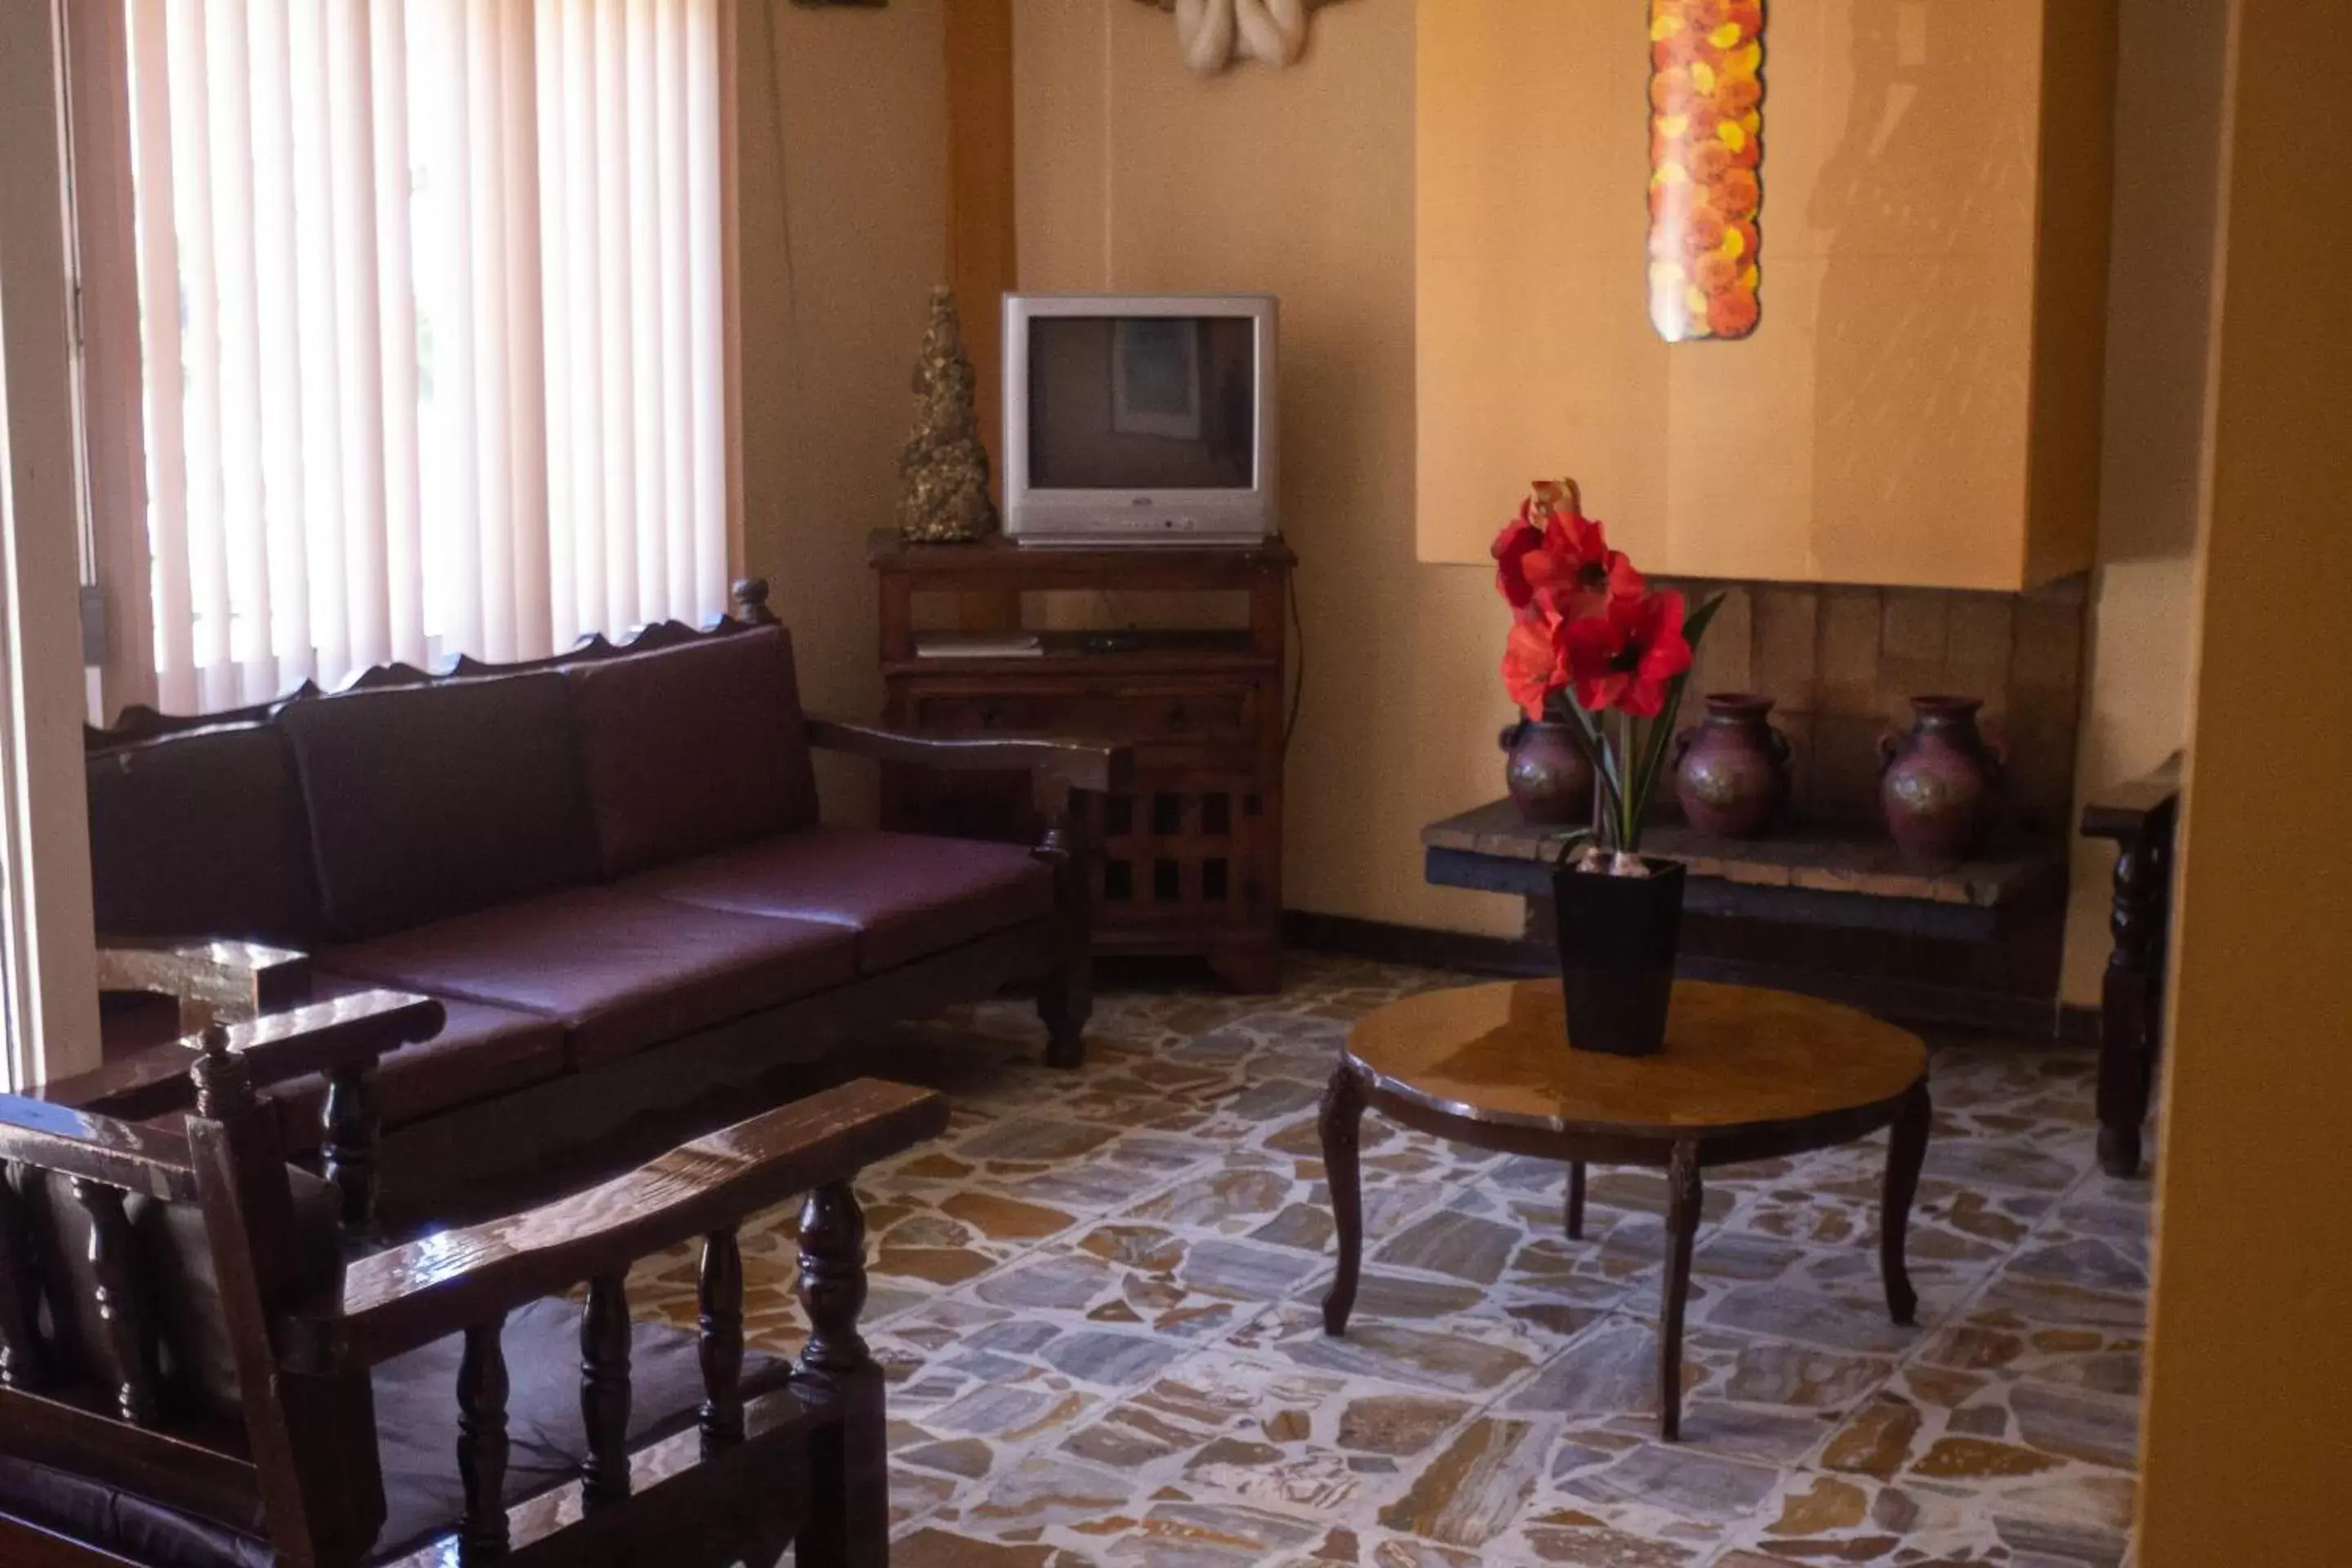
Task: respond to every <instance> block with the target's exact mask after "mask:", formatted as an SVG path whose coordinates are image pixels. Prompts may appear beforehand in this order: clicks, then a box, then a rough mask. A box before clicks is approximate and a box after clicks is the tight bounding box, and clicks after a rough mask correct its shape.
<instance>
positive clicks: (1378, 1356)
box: [632, 958, 2147, 1568]
mask: <svg viewBox="0 0 2352 1568" xmlns="http://www.w3.org/2000/svg"><path fill="white" fill-rule="evenodd" d="M1462 983H1463V981H1462V979H1461V977H1458V976H1449V975H1445V974H1441V973H1432V972H1427V971H1416V970H1406V969H1399V968H1394V967H1386V966H1379V965H1373V964H1369V963H1354V962H1348V961H1339V960H1330V959H1314V958H1301V959H1297V960H1295V961H1294V963H1293V964H1292V980H1291V983H1290V984H1289V986H1288V987H1287V989H1286V990H1285V991H1284V992H1283V993H1282V994H1281V995H1279V996H1276V997H1271V998H1265V997H1261V998H1229V997H1220V996H1200V995H1191V994H1184V995H1160V994H1138V995H1113V996H1108V997H1105V998H1104V999H1103V1000H1102V1002H1101V1004H1100V1005H1099V1007H1098V1009H1097V1015H1096V1022H1095V1027H1094V1030H1093V1032H1092V1037H1091V1039H1092V1051H1091V1055H1090V1058H1089V1060H1088V1063H1087V1067H1086V1068H1084V1069H1083V1070H1082V1071H1079V1072H1076V1073H1057V1072H1053V1071H1049V1070H1047V1069H1045V1068H1043V1067H1042V1066H1040V1065H1038V1063H1037V1057H1038V1050H1039V1046H1040V1032H1039V1030H1038V1029H1037V1027H1036V1026H1035V1024H1034V1020H1033V1019H1032V1018H1031V1016H1029V1014H1028V1011H1027V1009H1026V1008H1025V1007H1023V1006H1020V1005H1013V1004H1001V1005H989V1006H985V1007H981V1008H977V1009H971V1010H966V1011H963V1012H960V1013H958V1014H957V1015H955V1016H952V1017H950V1018H948V1019H944V1020H942V1021H940V1023H938V1024H936V1025H931V1026H923V1027H920V1028H915V1029H908V1030H904V1031H901V1032H899V1033H898V1034H897V1035H895V1036H894V1037H891V1038H890V1039H889V1040H888V1041H887V1042H884V1043H877V1046H876V1047H874V1048H873V1049H872V1050H870V1051H868V1052H866V1053H865V1054H864V1055H863V1057H862V1058H861V1059H860V1061H859V1063H858V1067H859V1070H861V1071H865V1072H870V1073H873V1074H876V1075H877V1076H886V1077H896V1078H899V1079H906V1080H908V1081H922V1082H928V1083H932V1084H935V1085H937V1086H939V1087H940V1088H941V1089H946V1090H948V1091H949V1092H950V1095H951V1096H952V1097H953V1099H954V1102H955V1116H954V1121H953V1124H952V1126H951V1128H950V1131H949V1133H948V1134H947V1136H946V1137H944V1138H943V1139H941V1140H940V1142H937V1143H935V1144H932V1145H930V1146H929V1147H926V1148H924V1149H921V1150H919V1151H916V1152H911V1153H909V1154H908V1155H906V1156H902V1157H901V1158H899V1159H897V1160H895V1161H892V1162H890V1163H887V1164H884V1165H881V1166H877V1167H875V1168H874V1169H872V1170H869V1171H868V1172H867V1173H866V1176H865V1178H864V1180H863V1181H862V1182H861V1183H860V1192H861V1194H862V1197H863V1200H864V1203H865V1205H866V1216H867V1221H868V1226H869V1230H870V1233H871V1238H872V1239H871V1243H870V1248H871V1257H872V1265H873V1294H872V1298H871V1301H870V1303H869V1306H868V1309H867V1312H866V1325H867V1329H868V1337H869V1338H870V1339H871V1340H872V1342H873V1343H874V1346H875V1349H876V1352H877V1354H878V1355H879V1356H881V1357H882V1358H883V1359H884V1360H885V1362H886V1363H887V1365H888V1367H889V1369H890V1372H891V1376H892V1386H891V1391H890V1410H891V1416H892V1428H891V1443H892V1450H893V1455H894V1500H895V1504H896V1512H897V1519H898V1546H897V1548H896V1552H895V1558H894V1560H895V1561H896V1562H897V1563H899V1564H900V1565H901V1568H939V1565H961V1564H972V1565H975V1568H992V1565H997V1564H1003V1565H1006V1568H1081V1565H1093V1564H1099V1565H1102V1568H1110V1565H1114V1564H1144V1565H1151V1568H1162V1565H1164V1568H1225V1565H1227V1564H1233V1565H1237V1568H1238V1565H1244V1564H1259V1563H1269V1564H1285V1565H1297V1568H1310V1565H1323V1564H1360V1565H1365V1568H1456V1565H1467V1564H1495V1565H1504V1564H1514V1565H1516V1564H1538V1563H1541V1564H1552V1563H1570V1564H1582V1565H1586V1568H1773V1565H1775V1564H1784V1563H1788V1562H1790V1561H1798V1562H1835V1563H1898V1564H1917V1565H1921V1568H1932V1565H1935V1564H1956V1563H2003V1564H2008V1565H2010V1568H2083V1565H2098V1568H2116V1565H2118V1564H2123V1563H2126V1562H2127V1560H2128V1557H2129V1552H2130V1548H2129V1542H2128V1532H2129V1527H2130V1520H2131V1514H2132V1501H2133V1491H2134V1486H2135V1475H2134V1468H2135V1453H2134V1447H2135V1439H2136V1432H2137V1390H2138V1386H2139V1378H2140V1350H2141V1335H2142V1327H2141V1324H2142V1317H2143V1308H2144V1297H2145V1293H2146V1289H2147V1189H2146V1187H2145V1186H2144V1185H2142V1184H2134V1183H2122V1182H2115V1181H2111V1180H2110V1179H2108V1178H2107V1177H2105V1176H2104V1175H2103V1174H2101V1173H2098V1172H2097V1170H2096V1168H2095V1164H2094V1163H2093V1159H2092V1146H2093V1131H2092V1079H2091V1068H2092V1062H2091V1058H2090V1057H2089V1056H2088V1054H2087V1053H2082V1052H2074V1051H2058V1050H2053V1049H2049V1048H2035V1047H2022V1046H2018V1045H2002V1044H1998V1043H1987V1042H1938V1045H1937V1050H1936V1053H1935V1058H1934V1068H1933V1072H1934V1089H1935V1094H1936V1100H1937V1117H1936V1130H1935V1138H1934V1141H1933V1142H1932V1143H1931V1144H1930V1148H1929V1153H1928V1162H1927V1179H1926V1181H1925V1183H1924V1184H1923V1186H1922V1190H1921V1194H1920V1203H1919V1205H1918V1209H1917V1211H1916V1214H1915V1216H1914V1220H1913V1226H1912V1237H1911V1256H1912V1258H1913V1273H1914V1276H1915V1279H1916V1284H1917V1285H1918V1287H1919V1291H1920V1295H1921V1310H1920V1321H1921V1327H1920V1328H1918V1329H1917V1330H1908V1329H1899V1328H1895V1327H1894V1326H1892V1325H1891V1324H1890V1323H1889V1322H1888V1321H1887V1319H1886V1317H1885V1309H1884V1306H1883V1302H1882V1298H1881V1295H1880V1288H1879V1280H1878V1274H1877V1265H1876V1249H1875V1247H1874V1244H1873V1238H1874V1236H1875V1234H1876V1232H1875V1214H1876V1200H1877V1191H1878V1181H1879V1174H1880V1169H1881V1165H1882V1163H1883V1160H1884V1157H1885V1156H1884V1150H1885V1139H1884V1135H1883V1134H1882V1135H1881V1136H1880V1137H1878V1138H1875V1139H1873V1140H1871V1141H1869V1142H1866V1143H1863V1144H1857V1145H1854V1146H1853V1147H1850V1148H1845V1149H1840V1150H1832V1151H1829V1152H1823V1153H1820V1154H1816V1155H1811V1156H1807V1157H1804V1158H1801V1159H1796V1160H1782V1161H1772V1162H1768V1163H1758V1164H1754V1165H1749V1166H1742V1167H1738V1168H1735V1169H1730V1170H1726V1171H1724V1172H1721V1173H1710V1175H1709V1180H1708V1189H1707V1199H1706V1217H1707V1224H1706V1228H1705V1229H1704V1230H1702V1232H1701V1234H1700V1246H1699V1251H1698V1254H1697V1263H1696V1271H1697V1277H1696V1279H1695V1280H1694V1283H1693V1300H1692V1304H1691V1310H1690V1320H1689V1321H1690V1332H1689V1335H1688V1343H1687V1351H1686V1354H1687V1357H1688V1361H1687V1366H1686V1370H1685V1388H1686V1390H1687V1391H1688V1392H1687V1395H1686V1397H1687V1405H1686V1415H1685V1422H1684V1430H1685V1442H1684V1443H1682V1444H1681V1445H1679V1446H1676V1447H1666V1446H1662V1445H1661V1444H1659V1443H1657V1442H1656V1441H1654V1432H1655V1426H1654V1422H1655V1401H1654V1393H1653V1390H1652V1387H1651V1383H1652V1362H1653V1358H1654V1349H1653V1346H1654V1339H1653V1322H1654V1313H1655V1311H1656V1306H1657V1301H1656V1298H1657V1292H1658V1273H1659V1268H1658V1259H1659V1256H1660V1241H1661V1222H1660V1217H1659V1216H1660V1215H1661V1212H1662V1210H1663V1199H1664V1184H1663V1182H1662V1180H1661V1179H1660V1177H1659V1176H1658V1175H1657V1174H1655V1173H1648V1172H1641V1171H1633V1170H1622V1171H1619V1170H1596V1171H1595V1172H1594V1173H1593V1177H1592V1182H1591V1208H1590V1211H1589V1213H1588V1215H1587V1239H1586V1240H1584V1241H1581V1242H1570V1241H1569V1240H1567V1239H1566V1238H1565V1237H1564V1235H1563V1234H1562V1230H1561V1197H1562V1193H1563V1188H1564V1181H1565V1169H1564V1167H1561V1166H1558V1165H1552V1164H1548V1163H1540V1162H1536V1161H1529V1160H1522V1159H1517V1158H1510V1157H1504V1156H1497V1155H1487V1154H1481V1153H1478V1152H1475V1151H1468V1150H1455V1149H1453V1148H1451V1147H1449V1146H1447V1145H1444V1144H1442V1143H1439V1142H1435V1141H1433V1140H1432V1139H1429V1138H1426V1137H1423V1136H1421V1135H1419V1134H1417V1133H1411V1132H1407V1131H1402V1130H1401V1129H1398V1128H1395V1127H1393V1126H1391V1125H1390V1124H1388V1123H1386V1122H1384V1121H1381V1118H1380V1117H1379V1115H1378V1113H1377V1112H1375V1113H1372V1114H1371V1115H1370V1116H1368V1117H1367V1118H1366V1121H1365V1127H1364V1142H1365V1153H1364V1176H1365V1186H1366V1191H1365V1205H1366V1222H1365V1223H1366V1247H1367V1268H1366V1275H1365V1280H1364V1290H1363V1294H1362V1296H1361V1298H1360V1304H1359V1305H1358V1307H1357V1310H1356V1316H1355V1320H1354V1322H1353V1324H1352V1325H1351V1326H1350V1329H1349V1335H1348V1337H1347V1338H1346V1339H1345V1340H1336V1341H1335V1340H1330V1339H1327V1338H1325V1337H1324V1335H1323V1333H1322V1331H1321V1328H1320V1322H1319V1319H1318V1314H1317V1311H1316V1302H1317V1301H1318V1300H1319V1297H1320V1295H1321V1292H1322V1289H1323V1288H1324V1285H1325V1283H1326V1282H1327V1281H1328V1278H1329V1270H1330V1258H1329V1244H1330V1240H1331V1225H1330V1221H1329V1219H1328V1213H1327V1209H1326V1205H1325V1195H1326V1194H1325V1189H1324V1186H1323V1181H1322V1176H1323V1172H1322V1164H1321V1161H1320V1159H1319V1157H1318V1143H1317V1139H1316V1132H1315V1102H1316V1099H1317V1095H1318V1090H1319V1089H1320V1086H1321V1084H1322V1081H1323V1079H1325V1077H1326V1076H1327V1075H1328V1071H1329V1068H1330V1064H1331V1058H1332V1053H1333V1051H1334V1049H1335V1047H1337V1045H1338V1043H1339V1040H1340V1039H1341V1038H1342V1037H1343V1036H1344V1033H1345V1031H1346V1028H1347V1026H1348V1024H1349V1021H1350V1020H1351V1019H1353V1018H1356V1017H1358V1016H1360V1015H1361V1014H1363V1013H1364V1012H1366V1011H1367V1010H1369V1009H1370V1008H1371V1007H1373V1006H1376V1005H1379V1004H1381V1003H1382V1002H1384V1001H1387V1000H1390V999H1391V998H1393V997H1395V996H1398V995H1401V994H1405V993H1407V992H1410V991H1413V990H1417V989H1423V988H1426V987H1430V986H1436V985H1444V984H1462ZM791 1232H792V1220H791V1217H790V1216H789V1215H783V1214H778V1215H772V1216H768V1217H767V1218H765V1219H763V1220H762V1222H761V1223H760V1224H758V1225H755V1226H751V1227H750V1228H748V1229H747V1230H746V1232H745V1234H744V1253H745V1263H746V1268H747V1271H748V1274H749V1280H750V1288H751V1300H750V1302H749V1304H748V1305H749V1312H748V1320H749V1328H750V1331H751V1337H752V1339H753V1341H754V1342H755V1343H758V1344H760V1345H762V1346H764V1347H767V1348H772V1349H776V1350H792V1349H794V1348H796V1347H797V1345H798V1343H799V1341H800V1338H801V1332H802V1331H801V1327H800V1324H799V1322H798V1320H797V1316H796V1312H795V1309H794V1307H793V1302H792V1287H793V1262H792V1256H793V1238H792V1234H791ZM632 1297H633V1300H634V1301H635V1304H636V1307H637V1310H639V1311H641V1312H645V1313H647V1314H650V1315H662V1316H667V1317H669V1318H671V1319H673V1320H675V1321H679V1322H680V1323H682V1324H684V1325H686V1326H689V1327H690V1326H691V1325H692V1322H693V1317H694V1272H693V1263H692V1260H691V1258H688V1257H687V1256H686V1255H685V1254H683V1253H680V1254H677V1255H674V1256H670V1257H666V1258H661V1259H656V1260H654V1261H653V1262H651V1263H649V1264H648V1265H647V1266H646V1268H644V1269H642V1270H640V1275H639V1279H637V1281H636V1286H635V1289H634V1290H633V1292H632Z"/></svg>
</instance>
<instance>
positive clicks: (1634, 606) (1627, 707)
mask: <svg viewBox="0 0 2352 1568" xmlns="http://www.w3.org/2000/svg"><path fill="white" fill-rule="evenodd" d="M1516 636H1517V634H1516V633H1514V637H1516ZM1561 636H1562V637H1563V638H1564V639H1565V641H1566V643H1567V645H1568V650H1567V651H1568V673H1569V679H1570V682H1571V683H1572V684H1573V685H1574V687H1575V688H1576V704H1577V706H1578V707H1580V708H1581V709H1583V710H1585V711H1586V712H1588V713H1599V712H1601V711H1603V710H1608V709H1612V708H1613V709H1617V710H1621V711H1622V712H1626V713H1630V714H1632V715H1633V717H1635V718H1637V719H1654V718H1656V717H1657V716H1658V714H1659V713H1660V712H1662V711H1663V710H1664V708H1665V705H1666V689H1667V688H1668V687H1669V686H1671V685H1672V684H1673V683H1674V679H1675V677H1676V676H1678V675H1680V674H1682V673H1683V672H1684V671H1685V670H1687V669H1688V668H1690V666H1691V649H1690V644H1689V643H1688V642H1687V641H1685V639H1684V637H1683V596H1682V595H1680V594H1677V593H1675V591H1674V590H1672V589H1667V590H1664V592H1661V593H1655V594H1643V595H1640V596H1638V597H1632V598H1612V599H1611V600H1609V601H1608V605H1607V607H1606V610H1605V612H1604V613H1603V614H1601V615H1597V616H1586V617H1585V618H1583V619H1581V620H1576V621H1570V622H1569V623H1568V624H1567V626H1566V628H1565V630H1564V631H1563V632H1562V634H1561Z"/></svg>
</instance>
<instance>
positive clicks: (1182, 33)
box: [1143, 0, 1331, 76]
mask: <svg viewBox="0 0 2352 1568" xmlns="http://www.w3.org/2000/svg"><path fill="white" fill-rule="evenodd" d="M1143 3H1144V4H1145V5H1157V6H1159V7H1160V9H1161V10H1162V11H1168V12H1171V13H1173V14H1174V16H1175V18H1176V50H1177V53H1178V54H1180V55H1181V56H1182V57H1183V60H1184V67H1185V68H1186V69H1187V70H1190V71H1191V72H1192V74H1193V75H1194V76H1215V75H1216V74H1217V73H1218V72H1219V71H1222V70H1223V69H1224V68H1226V67H1227V66H1229V65H1231V64H1232V63H1233V62H1234V58H1235V57H1239V58H1242V59H1245V60H1260V61H1263V62H1264V63H1265V64H1266V65H1270V66H1286V65H1288V64H1290V63H1291V62H1292V61H1293V60H1296V59H1297V58H1298V57H1299V56H1300V55H1301V54H1302V53H1304V52H1305V50H1306V48H1307V17H1308V16H1310V15H1311V14H1312V13H1313V12H1314V11H1315V9H1316V8H1317V7H1318V6H1321V5H1329V4H1331V0H1143Z"/></svg>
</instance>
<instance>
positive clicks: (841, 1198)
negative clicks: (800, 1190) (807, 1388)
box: [800, 1182, 874, 1378]
mask: <svg viewBox="0 0 2352 1568" xmlns="http://www.w3.org/2000/svg"><path fill="white" fill-rule="evenodd" d="M800 1294H801V1310H803V1312H805V1313H807V1314H808V1321H809V1337H808V1343H807V1344H806V1345H805V1346H803V1348H802V1350H801V1362H800V1364H801V1370H802V1372H803V1373H807V1374H809V1375H810V1376H813V1377H817V1378H824V1377H827V1376H832V1375H837V1374H841V1373H856V1372H863V1371H864V1370H866V1368H867V1367H869V1366H871V1365H873V1364H874V1357H873V1355H872V1353H871V1352H868V1351H867V1350H866V1341H865V1339H864V1338H863V1336H861V1335H860V1334H859V1333H858V1331H857V1315H858V1313H860V1312H862V1311H864V1310H866V1216H865V1215H864V1214H862V1213H861V1212H859V1210H858V1207H857V1195H856V1194H855V1193H853V1192H851V1191H850V1189H849V1184H848V1183H846V1182H834V1183H830V1184H827V1185H824V1186H822V1187H819V1188H817V1189H816V1190H814V1192H812V1193H810V1194H809V1195H808V1198H807V1200H806V1201H805V1202H804V1203H803V1204H802V1205H801V1285H800Z"/></svg>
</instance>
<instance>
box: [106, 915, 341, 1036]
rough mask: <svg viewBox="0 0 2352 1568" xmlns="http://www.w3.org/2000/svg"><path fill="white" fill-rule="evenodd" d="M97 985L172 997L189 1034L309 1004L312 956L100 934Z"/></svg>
mask: <svg viewBox="0 0 2352 1568" xmlns="http://www.w3.org/2000/svg"><path fill="white" fill-rule="evenodd" d="M98 988H99V989H100V991H150V992H154V993H156V994H161V995H164V996H175V997H177V998H179V1002H180V1024H181V1027H182V1028H184V1029H185V1030H186V1031H187V1032H189V1033H190V1034H194V1032H195V1031H196V1030H198V1029H200V1028H202V1027H204V1026H205V1024H207V1023H209V1022H211V1021H212V1020H213V1019H215V1018H218V1019H220V1020H221V1021H222V1022H223V1023H232V1024H233V1023H238V1022H242V1021H243V1020H246V1019H248V1018H258V1017H260V1016H262V1015H264V1014H266V1013H273V1012H276V1011H278V1009H279V1008H281V1007H288V1006H291V1005H295V1004H296V1003H299V1002H305V1001H308V1000H309V999H310V954H308V953H305V952H296V951H294V950H293V949H292V948H288V947H270V946H268V945H267V944H265V943H262V942H217V941H213V940H210V939H207V938H203V937H195V938H173V937H163V938H150V937H109V936H104V935H101V936H100V938H99V939H98Z"/></svg>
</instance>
